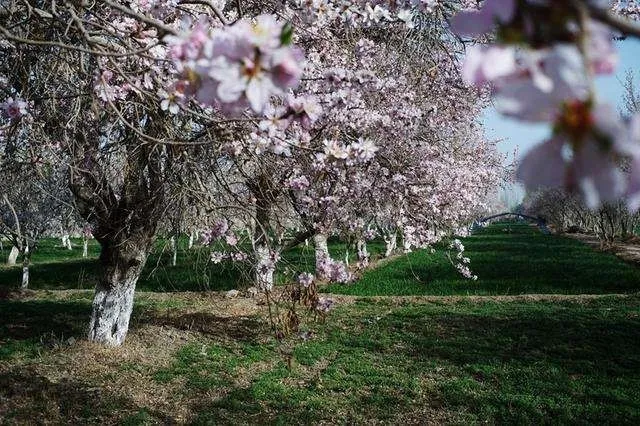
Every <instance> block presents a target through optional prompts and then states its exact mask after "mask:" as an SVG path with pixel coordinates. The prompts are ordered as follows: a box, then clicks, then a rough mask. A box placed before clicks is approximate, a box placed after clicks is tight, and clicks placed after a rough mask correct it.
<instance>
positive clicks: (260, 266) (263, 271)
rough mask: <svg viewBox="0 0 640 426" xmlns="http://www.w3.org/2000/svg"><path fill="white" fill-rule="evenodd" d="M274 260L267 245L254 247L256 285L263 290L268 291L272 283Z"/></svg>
mask: <svg viewBox="0 0 640 426" xmlns="http://www.w3.org/2000/svg"><path fill="white" fill-rule="evenodd" d="M275 266H276V265H275V262H274V261H273V258H272V256H271V250H270V249H269V247H268V246H263V245H259V246H257V247H256V278H255V279H256V286H257V287H258V288H259V289H260V290H263V291H270V290H271V289H272V288H273V284H274V272H275V270H276V268H275Z"/></svg>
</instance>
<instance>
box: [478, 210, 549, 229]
mask: <svg viewBox="0 0 640 426" xmlns="http://www.w3.org/2000/svg"><path fill="white" fill-rule="evenodd" d="M502 217H516V218H518V219H524V220H528V221H530V222H534V223H535V224H536V225H538V228H540V231H542V232H543V233H545V234H548V233H549V229H548V228H547V221H546V220H544V218H542V217H540V216H538V217H533V216H529V215H526V214H522V213H512V212H504V213H498V214H494V215H492V216H487V217H484V218H482V219H478V220H477V221H476V223H477V224H479V223H482V222H488V221H490V220H493V219H499V218H502Z"/></svg>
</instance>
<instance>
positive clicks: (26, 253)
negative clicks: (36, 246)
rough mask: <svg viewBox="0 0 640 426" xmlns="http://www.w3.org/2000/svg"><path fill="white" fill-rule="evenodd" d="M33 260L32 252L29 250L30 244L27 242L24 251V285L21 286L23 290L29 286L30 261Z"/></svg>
mask: <svg viewBox="0 0 640 426" xmlns="http://www.w3.org/2000/svg"><path fill="white" fill-rule="evenodd" d="M30 261H31V253H30V252H29V246H28V245H26V244H25V246H24V250H23V252H22V285H21V286H20V288H22V289H23V290H24V289H26V288H29V263H30Z"/></svg>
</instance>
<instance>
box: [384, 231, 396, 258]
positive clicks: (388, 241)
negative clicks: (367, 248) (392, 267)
mask: <svg viewBox="0 0 640 426" xmlns="http://www.w3.org/2000/svg"><path fill="white" fill-rule="evenodd" d="M384 243H385V252H384V257H389V256H391V255H392V254H393V252H394V250H395V249H396V247H397V244H398V234H396V233H395V232H394V233H393V234H389V235H387V236H386V237H385V239H384Z"/></svg>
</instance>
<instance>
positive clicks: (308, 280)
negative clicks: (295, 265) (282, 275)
mask: <svg viewBox="0 0 640 426" xmlns="http://www.w3.org/2000/svg"><path fill="white" fill-rule="evenodd" d="M314 278H315V277H314V276H313V274H310V273H308V272H303V273H301V274H300V275H298V283H300V284H301V285H302V286H303V287H309V286H310V285H311V284H312V283H313V280H314Z"/></svg>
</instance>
